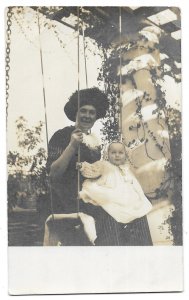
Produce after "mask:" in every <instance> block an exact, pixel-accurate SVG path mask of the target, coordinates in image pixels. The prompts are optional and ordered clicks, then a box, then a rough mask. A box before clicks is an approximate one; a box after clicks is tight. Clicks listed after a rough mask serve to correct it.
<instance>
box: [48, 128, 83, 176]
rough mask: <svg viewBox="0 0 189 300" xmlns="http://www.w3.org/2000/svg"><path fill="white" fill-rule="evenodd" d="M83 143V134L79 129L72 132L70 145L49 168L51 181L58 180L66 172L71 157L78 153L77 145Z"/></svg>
mask: <svg viewBox="0 0 189 300" xmlns="http://www.w3.org/2000/svg"><path fill="white" fill-rule="evenodd" d="M82 141H83V134H82V132H81V130H80V129H75V130H74V131H73V132H72V135H71V139H70V143H69V144H68V146H67V147H66V148H65V150H64V151H63V152H62V154H61V155H60V156H59V158H58V159H57V160H55V161H54V162H53V163H52V165H51V167H50V177H51V179H56V178H59V177H60V176H62V175H63V174H64V172H65V171H66V169H67V167H68V165H69V163H70V161H71V159H72V157H73V156H74V155H75V154H76V152H77V151H78V146H79V144H80V143H81V142H82Z"/></svg>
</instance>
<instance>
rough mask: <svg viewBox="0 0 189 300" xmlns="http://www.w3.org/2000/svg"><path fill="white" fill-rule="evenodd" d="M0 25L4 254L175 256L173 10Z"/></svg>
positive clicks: (178, 227)
mask: <svg viewBox="0 0 189 300" xmlns="http://www.w3.org/2000/svg"><path fill="white" fill-rule="evenodd" d="M5 27H6V28H5V29H6V32H5V37H6V40H5V48H6V57H5V61H6V116H7V210H8V246H9V249H10V248H12V247H14V248H15V247H18V249H19V247H27V249H28V247H31V249H33V247H38V248H40V247H41V248H43V249H46V251H48V249H54V248H59V249H65V248H66V247H67V249H72V250H71V251H74V249H77V248H78V249H80V247H81V246H82V249H84V251H91V250H87V249H89V248H90V247H88V246H92V248H95V249H96V248H98V249H101V246H106V247H107V248H108V246H109V247H111V246H116V247H114V249H116V248H117V247H118V249H119V247H120V248H121V251H127V249H128V248H130V247H133V246H136V247H135V250H134V251H137V248H138V249H141V248H139V246H144V247H143V249H144V248H145V246H147V248H151V247H153V248H155V247H157V248H158V247H161V246H165V248H164V249H168V248H169V247H175V246H182V245H183V221H182V129H181V126H182V120H181V119H182V116H181V15H180V9H179V8H178V7H170V6H135V7H132V6H78V7H77V6H9V7H7V8H6V10H5ZM68 246H69V247H68ZM72 246H74V248H72ZM84 246H85V247H84ZM86 246H87V247H86ZM96 246H98V247H96ZM52 247H53V248H52ZM70 247H71V248H70ZM175 248H176V247H175ZM23 249H24V248H23ZM124 249H125V250H124ZM132 249H133V248H132ZM11 251H12V250H11ZM58 251H59V250H58ZM63 251H64V250H63ZM65 251H66V250H65ZM76 251H77V250H76ZM92 251H93V250H92ZM94 251H95V250H94ZM97 251H98V250H97ZM99 251H100V250H99ZM165 251H166V250H165Z"/></svg>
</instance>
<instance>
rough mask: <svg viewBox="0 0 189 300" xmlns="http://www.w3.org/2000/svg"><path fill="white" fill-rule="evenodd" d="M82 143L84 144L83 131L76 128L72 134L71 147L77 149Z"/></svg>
mask: <svg viewBox="0 0 189 300" xmlns="http://www.w3.org/2000/svg"><path fill="white" fill-rule="evenodd" d="M82 142H83V133H82V131H81V129H79V128H76V129H75V130H74V131H73V132H72V134H71V139H70V145H71V146H72V147H73V148H77V147H78V146H79V144H80V143H82Z"/></svg>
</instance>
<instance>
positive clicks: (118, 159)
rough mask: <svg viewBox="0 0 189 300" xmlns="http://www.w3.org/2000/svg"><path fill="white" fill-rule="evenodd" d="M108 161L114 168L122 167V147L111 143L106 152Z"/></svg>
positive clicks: (124, 158)
mask: <svg viewBox="0 0 189 300" xmlns="http://www.w3.org/2000/svg"><path fill="white" fill-rule="evenodd" d="M108 160H109V162H111V163H112V164H113V165H115V166H119V165H123V164H124V163H125V161H126V153H125V148H124V145H122V144H120V143H112V144H111V145H110V146H109V150H108Z"/></svg>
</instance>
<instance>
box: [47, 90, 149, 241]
mask: <svg viewBox="0 0 189 300" xmlns="http://www.w3.org/2000/svg"><path fill="white" fill-rule="evenodd" d="M79 96H80V107H79V110H78V92H77V91H76V92H75V93H74V94H73V95H72V96H71V97H70V99H69V101H68V102H67V103H66V105H65V107H64V111H65V114H66V116H67V117H68V119H70V120H71V121H73V122H75V126H69V127H65V128H63V129H61V130H58V131H57V132H56V133H55V134H54V135H53V136H52V138H51V140H50V142H49V149H48V153H49V155H48V160H47V169H48V171H49V174H50V178H51V194H52V203H53V213H55V220H54V221H53V216H50V218H48V220H47V222H46V229H48V230H50V233H51V236H55V235H57V238H55V242H54V243H55V244H56V243H57V241H60V243H61V244H63V245H91V242H90V241H89V240H88V239H87V236H86V234H85V233H84V230H83V224H84V222H83V220H81V218H80V215H79V214H78V215H77V214H76V213H77V212H78V211H79V212H82V213H84V215H86V216H91V217H93V218H94V220H95V222H96V231H97V237H98V238H97V239H96V241H95V245H101V246H103V245H129V243H130V244H131V245H132V244H135V243H136V244H137V243H138V244H141V242H140V239H141V236H140V234H139V235H137V241H134V242H133V241H131V237H130V230H131V231H132V229H133V226H132V224H131V225H130V226H129V228H130V229H129V231H128V232H127V233H126V229H125V228H123V227H122V225H121V224H119V223H118V222H116V221H115V220H114V219H113V218H112V217H111V216H110V215H108V214H107V213H106V212H105V211H104V210H103V209H102V208H101V207H98V206H94V205H92V204H88V203H84V202H82V200H80V201H79V200H78V177H77V176H78V173H77V170H76V163H77V161H78V154H79V155H80V161H81V162H83V161H87V162H89V163H94V162H95V161H97V160H99V159H100V157H101V147H100V144H99V143H98V142H97V139H96V138H95V136H94V135H92V134H91V132H90V130H91V128H92V127H93V125H94V123H95V121H96V120H97V119H99V118H103V117H104V116H105V114H106V110H107V108H108V99H107V97H106V95H105V94H104V93H103V92H101V91H100V90H99V89H98V88H90V89H84V90H81V91H80V94H79ZM78 148H80V150H79V151H78ZM83 180H84V178H82V177H81V182H80V183H81V184H82V182H83ZM78 201H79V202H78ZM78 204H79V205H78ZM59 214H64V215H62V216H64V218H63V219H62V217H59ZM81 215H82V216H83V214H81ZM57 219H58V220H57ZM59 219H60V220H59ZM143 223H144V226H143V227H145V232H146V233H147V236H146V237H145V239H146V241H143V242H144V244H145V245H146V244H151V238H150V234H149V231H148V226H147V222H146V220H144V222H143ZM47 227H48V228H47ZM84 227H85V226H84ZM139 227H141V225H139ZM134 228H135V227H134ZM136 231H137V229H136ZM134 235H135V234H134ZM47 238H49V237H47V235H46V236H45V239H46V240H47ZM143 239H144V237H143ZM47 244H48V243H47Z"/></svg>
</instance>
